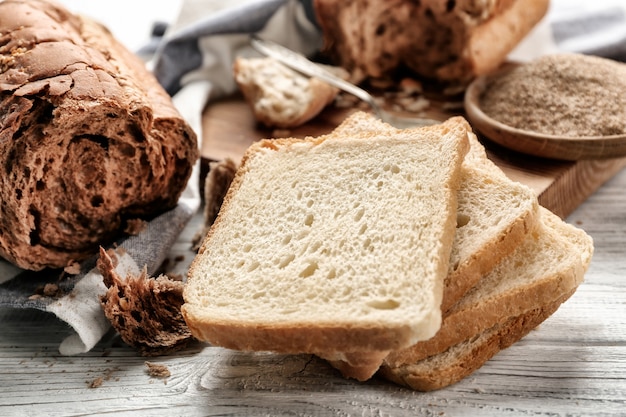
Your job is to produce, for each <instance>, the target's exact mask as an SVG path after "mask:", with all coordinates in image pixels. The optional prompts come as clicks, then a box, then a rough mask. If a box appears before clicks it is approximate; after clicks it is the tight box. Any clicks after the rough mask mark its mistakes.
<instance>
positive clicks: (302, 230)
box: [182, 118, 469, 353]
mask: <svg viewBox="0 0 626 417" xmlns="http://www.w3.org/2000/svg"><path fill="white" fill-rule="evenodd" d="M468 148H469V144H468V138H467V122H465V120H464V119H462V118H452V119H450V120H448V121H446V122H444V123H442V124H440V125H436V126H429V127H424V128H420V129H413V130H403V131H400V130H398V131H397V132H396V134H395V135H393V136H392V137H380V136H377V135H371V136H370V137H369V138H368V140H363V139H362V138H353V137H351V136H350V135H346V136H345V137H341V138H339V137H320V138H307V139H275V140H262V141H260V142H257V143H256V144H254V145H252V146H251V147H250V148H249V149H248V151H247V152H246V154H245V155H244V158H243V160H242V163H241V165H240V167H239V169H238V171H237V173H236V175H235V178H234V180H233V182H232V184H231V187H230V188H229V191H228V193H227V195H226V197H225V199H224V203H223V205H222V208H221V210H220V213H219V215H218V217H217V219H216V221H215V223H214V224H213V226H212V227H211V229H210V231H209V233H208V235H207V237H206V239H205V240H204V242H203V244H202V246H201V248H200V251H199V253H198V255H197V256H196V258H195V259H194V261H193V262H192V265H191V266H190V269H189V277H188V280H187V284H186V286H185V290H184V299H185V304H184V305H183V307H182V312H183V315H184V317H185V320H186V322H187V324H188V326H189V327H190V329H191V331H192V333H193V335H194V336H195V337H197V338H198V339H201V340H205V341H208V342H209V343H211V344H213V345H218V346H223V347H227V348H232V349H238V350H264V351H276V352H284V353H314V352H318V351H326V350H330V351H343V352H351V351H384V350H393V349H400V348H403V347H408V346H410V345H412V344H414V343H416V342H417V341H419V340H424V339H428V338H430V337H432V336H433V335H434V334H435V333H436V332H437V330H438V329H439V326H440V324H441V310H440V305H441V299H442V293H443V280H444V278H445V276H446V274H447V270H448V263H449V260H450V251H451V246H452V240H453V237H454V229H455V225H456V208H457V193H458V188H459V185H460V180H461V163H462V161H463V157H464V155H465V154H466V152H467V150H468Z"/></svg>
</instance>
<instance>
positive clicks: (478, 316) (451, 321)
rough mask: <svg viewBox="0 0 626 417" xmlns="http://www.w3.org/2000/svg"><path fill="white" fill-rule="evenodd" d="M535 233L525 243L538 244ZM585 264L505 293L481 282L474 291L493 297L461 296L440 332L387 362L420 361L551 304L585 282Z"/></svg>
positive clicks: (404, 362) (395, 353) (397, 364)
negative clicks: (513, 318) (462, 297)
mask: <svg viewBox="0 0 626 417" xmlns="http://www.w3.org/2000/svg"><path fill="white" fill-rule="evenodd" d="M539 233H546V232H545V231H543V232H542V231H537V232H535V233H533V234H534V235H535V236H534V237H533V236H531V237H530V239H529V241H527V242H525V243H524V244H525V245H534V244H535V243H534V240H536V239H537V238H538V236H537V234H539ZM584 270H585V268H584V266H583V265H582V263H580V262H573V263H571V264H569V265H566V266H565V267H564V268H563V269H561V270H559V271H556V272H549V273H548V275H547V276H545V277H542V278H541V279H538V280H536V281H535V282H533V283H532V284H531V285H526V286H524V287H520V288H513V289H511V290H509V291H507V292H505V293H502V294H495V295H491V294H489V288H488V287H486V286H482V285H481V283H480V282H479V283H478V284H477V286H476V287H474V288H472V290H471V291H470V292H486V293H487V294H488V295H489V296H490V297H488V298H484V299H483V297H480V298H479V299H478V300H475V301H474V299H472V301H473V302H472V303H466V302H464V301H466V300H465V299H461V300H460V301H459V303H458V304H457V305H455V307H454V308H452V310H451V311H450V312H449V314H448V315H447V316H446V317H445V318H444V320H443V323H442V325H441V328H440V329H439V332H437V334H436V335H435V336H434V337H433V338H431V339H429V340H426V341H423V342H418V343H417V344H415V345H413V346H411V347H409V348H407V349H402V350H399V351H394V352H391V353H390V354H389V356H387V357H386V358H385V361H384V362H385V364H387V365H388V366H390V367H397V366H401V364H406V363H416V362H418V361H420V360H422V359H425V358H427V357H429V356H433V355H436V354H437V353H441V352H443V351H445V350H446V349H448V348H449V347H450V346H453V345H456V344H458V343H460V342H462V341H463V340H466V339H469V338H470V337H472V336H474V335H477V334H479V333H481V332H483V331H484V330H485V329H487V328H490V327H493V326H494V325H496V324H498V323H501V322H502V321H504V320H507V319H508V318H509V317H515V316H520V315H522V314H523V313H524V312H526V311H529V310H532V309H533V308H537V307H538V306H543V305H548V304H549V303H550V302H552V300H553V299H554V297H555V296H556V295H559V294H563V293H564V292H565V293H569V292H571V291H572V288H573V289H576V288H577V287H578V285H579V284H580V283H581V282H582V280H583V276H584Z"/></svg>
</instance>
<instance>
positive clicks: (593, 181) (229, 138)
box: [201, 96, 626, 218]
mask: <svg viewBox="0 0 626 417" xmlns="http://www.w3.org/2000/svg"><path fill="white" fill-rule="evenodd" d="M352 111H354V109H338V108H335V107H333V106H330V107H328V108H327V109H326V110H324V111H323V112H322V113H321V114H320V115H319V116H318V117H316V118H315V119H314V120H313V121H311V122H309V123H307V124H305V125H303V126H300V127H298V128H296V129H293V130H290V131H273V130H271V129H267V128H264V127H262V126H260V125H258V124H257V122H256V120H255V119H254V116H253V115H252V112H251V110H250V108H249V107H248V105H247V104H246V103H245V102H244V101H243V99H242V98H241V97H240V96H234V97H230V98H228V99H224V100H220V101H216V102H214V103H211V104H210V105H209V106H208V107H207V109H206V111H205V113H204V117H203V143H202V151H201V154H202V158H203V161H204V162H205V164H204V166H205V169H206V166H207V164H206V162H208V161H219V160H222V159H224V158H232V159H233V160H235V161H236V162H239V160H240V159H241V156H242V155H243V153H244V152H245V150H246V149H247V148H248V146H250V144H252V143H253V142H254V141H257V140H259V139H263V138H274V137H287V136H288V137H304V136H307V135H309V136H318V135H323V134H326V133H329V132H330V131H331V130H333V129H334V128H335V127H336V126H337V125H338V124H339V123H341V121H342V120H343V119H344V118H345V117H346V116H347V115H348V114H349V113H350V112H352ZM427 115H428V117H431V118H435V119H437V120H445V119H446V118H448V117H450V116H453V115H463V113H462V111H457V112H450V111H442V110H440V109H437V108H432V109H430V110H429V112H428V114H427ZM481 140H482V142H483V143H484V145H485V147H486V149H487V152H488V155H489V157H490V158H491V160H492V161H494V162H495V163H496V164H497V165H498V166H499V167H500V168H501V169H502V170H503V171H504V172H505V173H506V174H507V175H508V176H509V178H511V179H513V180H515V181H519V182H521V183H523V184H526V185H528V186H529V187H531V188H532V189H533V190H535V192H536V193H537V196H538V198H539V203H540V204H541V205H543V206H544V207H546V208H548V209H550V210H551V211H553V212H554V213H556V214H557V215H559V216H560V217H562V218H565V217H567V216H568V215H569V214H570V213H571V212H572V211H573V210H574V209H576V207H578V205H580V204H581V203H582V202H583V201H585V199H587V197H589V195H591V194H592V193H593V192H594V191H596V190H597V189H598V188H599V187H600V186H601V185H602V184H603V183H604V182H606V181H607V180H608V179H610V178H611V177H613V176H614V175H615V174H616V173H617V172H619V171H620V170H621V169H622V168H624V167H626V157H622V158H615V159H601V160H582V161H576V162H571V161H559V160H553V159H543V158H537V157H532V156H528V155H524V154H520V153H517V152H514V151H510V150H508V149H505V148H503V147H501V146H499V145H497V144H495V143H493V142H490V141H489V140H486V139H485V138H481ZM205 172H206V171H205Z"/></svg>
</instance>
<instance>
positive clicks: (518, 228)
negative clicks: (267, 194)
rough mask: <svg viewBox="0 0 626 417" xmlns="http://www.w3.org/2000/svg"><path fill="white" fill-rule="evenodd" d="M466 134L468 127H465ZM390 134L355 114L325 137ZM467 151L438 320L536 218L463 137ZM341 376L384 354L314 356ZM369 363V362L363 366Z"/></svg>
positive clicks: (368, 368)
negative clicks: (466, 143) (322, 359)
mask: <svg viewBox="0 0 626 417" xmlns="http://www.w3.org/2000/svg"><path fill="white" fill-rule="evenodd" d="M468 129H469V126H468ZM395 131H396V130H395V129H394V128H392V127H390V126H389V125H387V124H385V123H383V122H380V121H378V120H376V119H375V118H374V117H373V116H371V115H369V114H366V113H355V114H353V115H352V116H350V117H349V118H348V119H346V120H345V121H344V122H343V123H342V124H341V125H340V126H339V127H337V128H336V129H335V130H334V131H333V132H332V133H331V135H339V136H341V135H345V134H348V133H351V134H352V136H355V137H356V136H357V135H359V134H363V135H364V137H368V136H369V135H378V136H392V135H393V134H394V133H395ZM469 139H470V145H471V146H470V151H469V153H468V154H467V155H466V157H465V159H464V161H463V165H462V168H461V186H460V188H459V192H458V209H457V228H456V231H455V236H454V242H453V245H452V251H451V256H450V266H449V270H448V275H447V276H446V279H445V282H444V295H443V300H442V312H443V316H444V317H445V316H446V315H447V312H448V310H449V309H450V308H451V307H452V306H453V305H454V304H455V303H456V302H457V301H458V300H459V299H460V298H461V297H462V296H463V295H464V294H465V293H466V292H467V291H468V290H469V289H470V288H472V287H473V286H474V285H475V284H476V283H477V282H478V281H479V280H480V278H481V277H482V276H483V275H484V274H486V273H488V272H489V271H491V269H493V267H494V266H495V265H496V264H497V263H498V262H499V261H500V260H501V259H503V258H505V257H506V256H508V255H509V254H510V253H511V252H512V251H513V250H514V249H515V247H516V246H517V245H519V244H520V243H521V242H522V241H523V240H524V238H525V236H526V234H528V233H529V232H530V231H531V230H532V229H533V228H534V227H535V225H536V223H537V222H538V218H539V215H538V213H539V205H538V202H537V196H536V195H535V193H534V192H533V191H532V190H531V189H530V188H528V187H526V186H524V185H522V184H520V183H517V182H514V181H511V180H510V179H508V178H507V177H506V175H504V173H503V172H502V171H501V170H500V169H499V168H498V167H497V166H496V165H495V164H494V163H493V162H491V161H490V160H489V159H488V158H487V155H486V153H485V150H484V147H483V146H482V145H481V144H480V143H479V142H478V139H477V138H476V136H475V135H474V134H473V133H469ZM317 354H318V356H320V357H322V358H324V359H327V360H328V361H329V362H330V363H331V365H333V366H334V367H335V368H337V369H339V370H340V371H341V372H342V374H343V375H344V376H346V377H350V378H355V379H358V380H365V379H368V378H370V377H371V376H372V375H373V374H374V373H375V372H376V370H377V369H378V367H379V365H380V364H381V363H382V361H383V359H384V358H385V356H386V353H385V352H352V353H345V352H329V351H326V352H317ZM368 359H369V361H368Z"/></svg>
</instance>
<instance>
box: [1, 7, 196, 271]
mask: <svg viewBox="0 0 626 417" xmlns="http://www.w3.org/2000/svg"><path fill="white" fill-rule="evenodd" d="M0 13H1V14H2V15H3V16H11V18H10V19H3V20H2V23H1V26H0V114H1V115H2V116H0V155H2V158H0V169H2V171H3V172H2V175H0V192H1V194H2V197H3V198H2V201H1V202H0V212H1V215H0V256H2V257H4V258H6V259H7V260H9V261H10V262H12V263H14V264H16V265H18V266H20V267H22V268H27V269H33V270H39V269H43V268H45V267H55V268H59V267H64V266H65V265H67V264H68V263H70V261H72V260H81V259H84V258H86V257H87V256H90V255H95V254H97V249H98V246H99V245H105V244H108V243H110V242H111V241H112V240H113V239H115V238H116V237H118V236H119V235H120V234H121V233H122V231H123V230H124V228H125V227H126V224H125V221H126V219H128V218H133V219H137V218H149V217H150V216H153V215H155V214H157V213H160V212H163V211H165V210H166V209H168V208H171V207H173V206H174V205H175V204H176V202H177V200H178V197H179V195H180V193H181V192H182V190H183V189H184V186H185V184H186V182H187V179H188V178H189V176H190V174H191V167H192V165H193V163H194V162H195V160H196V159H197V157H198V148H197V142H196V137H195V134H194V133H193V131H192V130H191V128H190V127H189V126H188V125H187V123H185V121H184V120H183V119H182V118H181V117H180V115H179V114H178V112H177V111H176V110H175V108H174V107H173V104H172V102H171V99H170V98H169V96H168V95H167V94H166V93H165V91H164V90H163V89H162V88H161V86H160V85H159V84H158V82H157V81H156V79H155V78H154V76H153V75H152V74H151V73H150V72H148V71H147V70H146V68H145V65H144V63H143V62H142V61H140V60H139V58H137V57H135V56H134V55H132V54H131V53H130V52H129V51H127V50H126V49H125V48H124V47H123V46H122V45H121V44H119V43H118V42H117V41H116V40H115V39H113V37H112V36H111V34H110V33H109V32H108V31H107V30H106V29H105V28H104V27H102V26H101V25H98V24H96V23H94V22H92V21H90V20H88V19H85V18H81V17H78V16H74V15H71V14H70V13H69V12H67V11H66V10H65V9H63V8H62V7H61V6H59V5H57V4H54V3H49V2H46V1H42V0H33V1H18V0H7V1H4V2H2V3H0Z"/></svg>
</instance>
